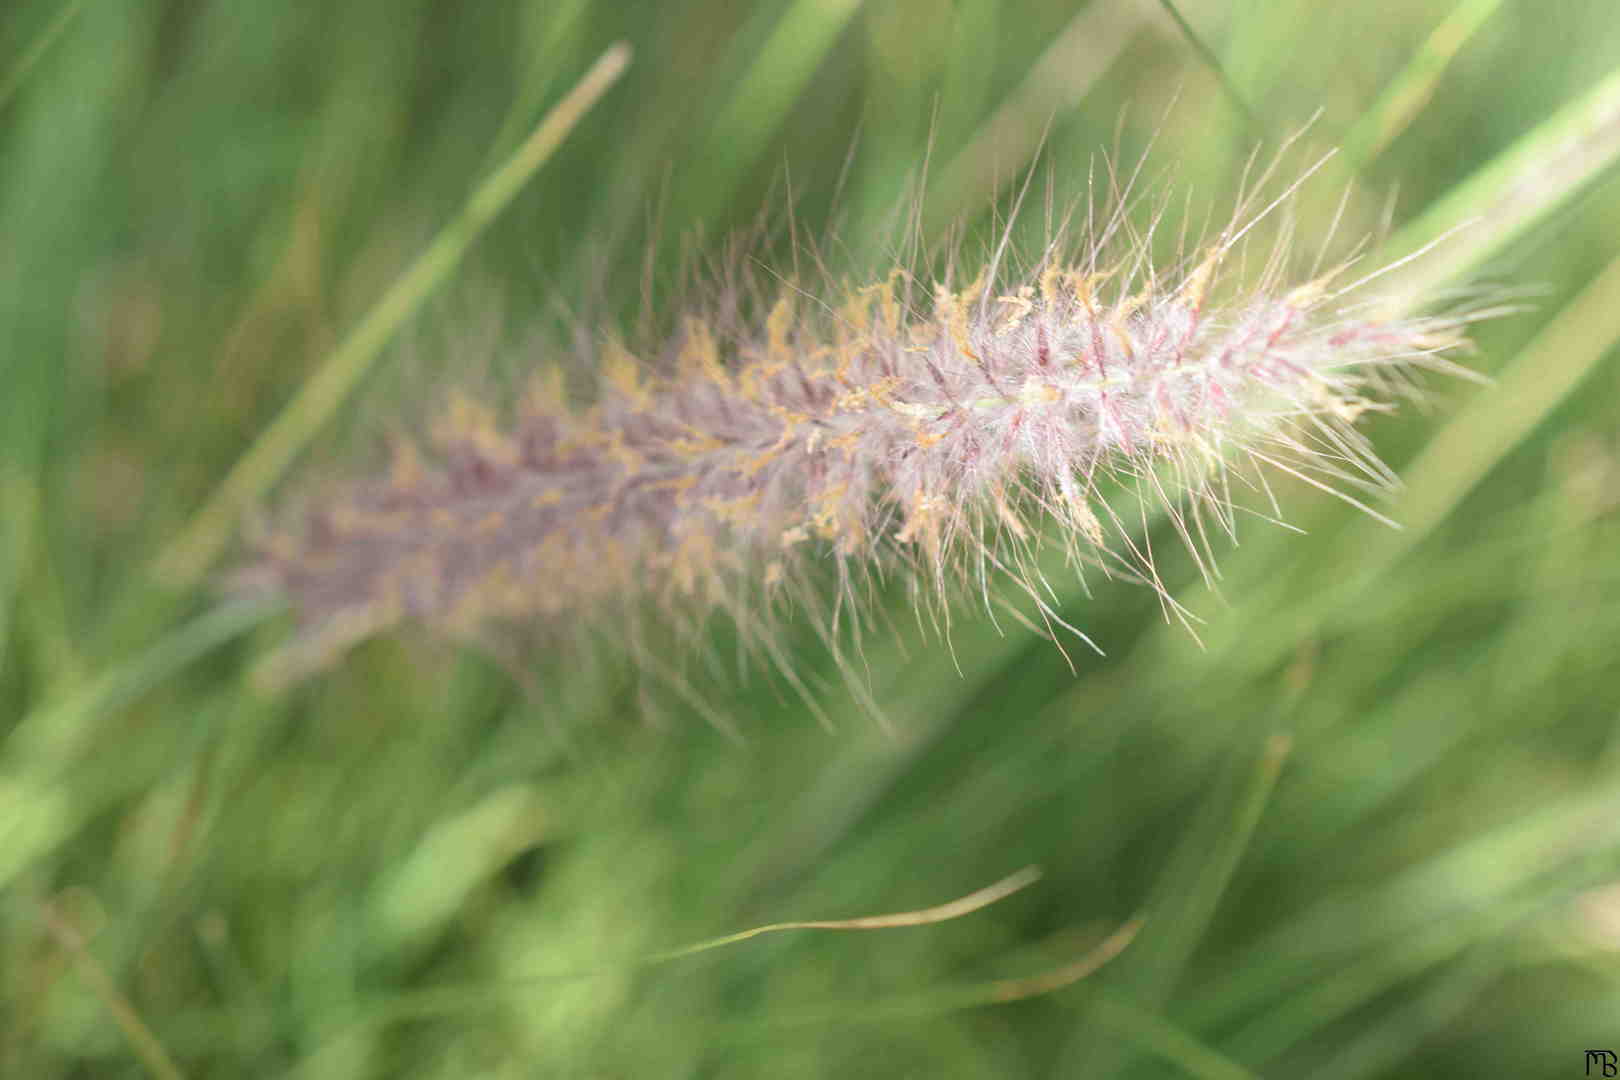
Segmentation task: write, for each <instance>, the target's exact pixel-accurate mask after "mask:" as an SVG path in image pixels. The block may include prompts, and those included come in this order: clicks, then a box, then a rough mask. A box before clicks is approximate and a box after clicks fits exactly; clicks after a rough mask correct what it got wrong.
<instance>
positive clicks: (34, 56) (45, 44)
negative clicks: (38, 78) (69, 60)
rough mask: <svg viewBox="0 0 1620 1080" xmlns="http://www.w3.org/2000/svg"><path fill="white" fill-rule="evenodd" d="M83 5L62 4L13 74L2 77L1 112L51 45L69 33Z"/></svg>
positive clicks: (73, 0)
mask: <svg viewBox="0 0 1620 1080" xmlns="http://www.w3.org/2000/svg"><path fill="white" fill-rule="evenodd" d="M83 6H84V0H68V3H66V4H64V5H62V10H61V11H58V12H57V13H56V18H54V19H52V20H51V21H50V23H49V24H47V25H46V27H45V29H43V30H41V31H40V32H39V37H37V38H35V39H34V43H33V44H32V45H30V46H29V47H28V51H27V52H25V53H23V55H22V58H21V59H19V60H18V61H17V64H16V66H15V67H13V68H12V69H11V74H9V75H7V76H6V77H5V78H4V79H0V112H3V111H4V110H5V107H6V106H7V105H8V104H10V103H11V99H12V98H13V97H15V96H16V95H17V91H19V90H21V89H22V85H23V83H25V82H27V81H28V76H29V75H30V74H32V73H33V70H34V68H35V67H37V66H38V65H39V62H40V60H41V59H43V58H44V56H45V54H46V53H48V52H50V51H51V46H52V45H55V44H56V42H57V40H58V39H60V38H61V36H62V35H63V34H65V33H67V29H68V27H70V26H72V25H73V20H74V19H75V18H77V17H78V14H79V9H80V8H82V7H83Z"/></svg>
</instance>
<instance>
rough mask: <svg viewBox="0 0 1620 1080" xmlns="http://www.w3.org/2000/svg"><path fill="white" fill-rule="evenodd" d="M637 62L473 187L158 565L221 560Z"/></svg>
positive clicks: (617, 49)
mask: <svg viewBox="0 0 1620 1080" xmlns="http://www.w3.org/2000/svg"><path fill="white" fill-rule="evenodd" d="M629 64H630V47H629V46H628V45H626V44H624V43H623V42H620V43H619V44H616V45H614V46H613V47H611V48H610V49H608V51H607V52H605V53H603V54H602V55H601V57H599V58H598V59H597V61H596V63H595V64H593V65H592V66H591V68H590V70H588V71H587V72H586V73H585V75H584V76H583V77H582V78H581V79H580V81H579V83H578V84H577V85H576V86H575V87H574V88H573V89H572V90H571V91H569V92H568V94H567V95H566V96H565V97H564V98H563V99H562V100H561V101H559V102H558V103H557V104H556V105H555V106H554V107H553V108H552V109H551V111H550V112H548V113H547V114H546V115H545V117H544V118H543V119H541V121H540V123H539V126H537V127H536V128H535V129H534V132H533V134H531V135H530V136H529V138H528V139H527V140H526V141H525V142H524V143H523V144H522V145H521V146H520V147H519V148H518V149H517V150H516V151H515V152H514V153H513V154H512V156H511V157H510V158H509V159H507V161H506V162H505V164H503V165H502V166H501V167H500V168H499V169H497V170H496V171H495V172H494V173H492V174H491V175H490V176H489V177H488V178H487V179H486V180H485V181H484V182H483V183H482V184H480V185H479V186H478V188H477V189H476V190H475V191H474V192H473V194H472V197H471V198H469V199H468V200H467V204H466V206H465V207H464V208H463V209H462V211H461V213H460V214H459V215H458V216H457V217H456V218H455V219H454V220H453V221H451V222H450V223H449V224H447V225H446V226H445V227H444V228H443V229H442V230H440V232H439V234H438V236H436V237H435V238H434V240H433V242H432V243H431V244H430V245H429V246H428V248H427V250H426V251H424V252H423V253H422V254H421V255H420V256H418V258H417V259H416V261H415V262H413V263H412V264H411V266H410V268H409V269H407V270H406V271H405V273H404V274H403V275H401V276H400V277H399V278H398V279H397V280H396V281H395V282H394V284H393V285H392V286H391V287H390V288H389V289H388V291H387V292H386V293H384V294H383V296H382V297H381V298H380V299H379V300H378V301H377V303H376V305H375V306H373V307H372V309H371V310H370V311H369V312H367V313H366V316H365V318H364V319H362V320H361V321H360V324H359V325H358V326H356V327H355V328H354V330H352V331H351V332H350V333H349V336H348V337H347V338H346V339H344V341H343V343H342V344H341V345H339V346H338V347H337V349H336V350H335V351H334V352H333V353H332V355H331V356H330V357H328V358H327V360H326V362H325V363H324V364H323V365H322V366H321V368H320V369H319V370H318V371H317V372H316V373H315V374H314V375H313V376H311V377H310V379H309V380H308V381H306V382H305V383H304V385H303V386H302V387H301V388H300V389H299V391H298V394H297V396H296V397H294V398H293V400H292V401H291V402H289V403H288V404H287V406H286V408H284V409H283V410H282V411H281V414H280V415H279V416H277V417H276V419H275V421H274V422H273V423H272V424H271V425H270V427H269V428H267V429H266V430H265V431H264V432H263V433H262V434H261V435H260V436H259V437H258V439H256V440H255V441H254V443H253V445H252V446H251V447H249V448H248V450H247V451H246V452H245V453H244V454H243V455H242V456H241V457H240V458H239V459H237V462H236V464H235V465H233V466H232V467H231V470H230V472H229V473H228V474H227V475H226V477H225V480H224V481H223V482H222V483H221V484H220V486H219V488H218V490H217V491H216V492H215V493H214V495H213V496H212V497H211V498H210V499H209V500H208V502H207V503H206V504H204V506H203V508H202V509H201V510H199V511H198V512H197V513H196V515H195V516H194V517H193V518H192V519H191V521H190V522H189V523H188V524H187V525H186V527H185V529H184V530H183V531H182V532H181V534H180V536H179V538H178V539H176V540H175V541H174V542H173V543H172V544H171V545H170V546H169V548H168V549H167V550H166V551H164V553H163V554H162V555H161V556H160V557H159V559H158V562H157V573H158V576H159V577H160V578H161V579H164V580H166V581H169V582H172V583H174V584H176V585H190V584H194V583H196V582H197V581H198V580H199V579H200V578H201V577H202V575H203V574H205V573H206V572H207V571H208V568H209V567H210V566H212V565H213V563H214V561H215V559H217V558H218V557H219V555H220V552H221V551H222V550H223V549H224V547H225V545H226V543H227V542H228V541H229V540H230V537H231V534H232V531H233V530H234V529H235V528H236V525H237V520H238V518H239V517H240V515H241V513H242V511H243V510H244V509H245V508H246V507H248V506H249V505H251V504H252V503H253V502H254V501H256V500H258V499H260V498H262V497H263V496H264V495H265V493H266V492H268V491H269V489H270V487H271V486H272V485H273V484H275V482H276V481H277V480H278V479H280V477H281V475H282V473H283V472H284V471H285V470H286V469H287V467H288V466H289V465H291V464H292V462H293V460H294V459H295V458H296V457H297V456H298V454H299V453H301V452H302V451H303V450H304V448H305V447H306V446H308V445H309V442H310V440H311V439H313V438H314V437H315V435H316V433H317V432H318V431H319V430H320V429H321V428H322V427H324V426H325V425H326V423H327V422H328V421H329V420H330V419H331V418H332V416H333V414H334V413H336V412H337V410H338V407H339V406H341V405H342V404H343V402H344V400H345V399H346V398H347V397H348V395H349V393H350V392H351V391H352V390H353V389H354V388H355V386H356V385H357V384H358V383H359V382H360V380H361V379H362V378H363V377H364V376H365V375H366V373H367V372H368V371H369V370H370V369H371V366H372V364H373V363H375V361H376V360H377V358H378V356H380V355H381V353H382V350H383V347H384V346H386V345H387V344H388V342H389V341H390V340H391V339H392V338H393V336H394V333H395V331H397V330H398V329H399V328H400V326H402V325H403V324H404V323H405V321H406V320H408V319H409V318H411V317H412V316H413V315H415V314H416V312H417V311H418V310H419V309H420V308H421V306H422V304H423V302H424V301H426V300H427V298H428V297H429V296H431V295H432V294H433V292H434V291H435V290H436V289H438V288H439V287H440V286H441V285H443V284H444V283H445V281H447V280H448V279H449V277H450V275H451V274H452V273H453V272H454V271H455V269H456V268H457V267H458V266H459V265H460V264H461V259H462V256H464V255H465V254H466V253H467V249H468V248H470V247H471V246H472V244H473V241H474V240H476V239H477V238H478V236H479V235H480V234H481V233H482V232H483V231H484V229H485V228H487V227H488V226H489V224H490V222H492V221H494V220H495V218H496V217H497V216H498V215H499V214H500V212H501V211H502V210H504V209H505V208H506V206H507V205H508V204H509V203H510V202H511V201H512V199H513V198H515V197H516V196H517V194H518V192H520V191H522V190H523V188H524V186H525V185H526V184H527V183H528V182H529V180H530V179H531V178H532V177H533V176H534V174H535V173H536V172H537V171H539V169H540V167H541V166H543V165H544V164H545V163H546V162H547V161H548V160H549V159H550V158H551V155H552V154H553V153H554V152H555V151H556V149H557V147H558V146H560V145H562V142H563V140H564V139H566V138H567V137H568V135H569V133H570V132H572V131H573V130H574V128H575V126H577V125H578V124H579V122H580V121H581V120H583V119H584V118H585V115H586V114H587V113H589V112H590V110H591V108H592V106H594V105H595V104H596V103H597V101H599V100H600V99H601V97H602V95H603V94H605V93H607V91H608V90H609V89H611V88H612V86H613V84H614V83H616V82H618V80H619V77H620V76H621V75H623V74H624V71H625V69H626V68H627V67H628V66H629Z"/></svg>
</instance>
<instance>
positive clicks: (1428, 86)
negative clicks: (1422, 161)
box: [1344, 0, 1502, 169]
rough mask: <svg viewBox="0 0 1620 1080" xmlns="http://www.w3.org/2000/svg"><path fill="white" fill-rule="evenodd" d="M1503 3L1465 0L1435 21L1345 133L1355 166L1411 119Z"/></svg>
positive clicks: (1369, 158) (1346, 148)
mask: <svg viewBox="0 0 1620 1080" xmlns="http://www.w3.org/2000/svg"><path fill="white" fill-rule="evenodd" d="M1501 6H1502V0H1462V2H1461V3H1459V4H1458V5H1457V6H1456V7H1455V8H1453V9H1452V11H1451V14H1450V15H1449V16H1447V17H1446V20H1445V21H1444V22H1442V23H1441V24H1440V25H1439V26H1437V27H1435V29H1434V32H1433V33H1432V34H1430V35H1429V37H1428V40H1426V41H1425V42H1424V43H1423V44H1422V46H1420V47H1419V48H1418V51H1417V52H1416V54H1414V55H1413V57H1412V59H1411V60H1409V61H1407V64H1406V67H1405V68H1403V69H1402V70H1401V73H1400V74H1399V75H1397V76H1395V78H1394V79H1393V80H1392V81H1391V82H1390V84H1389V86H1388V87H1386V88H1385V90H1384V92H1383V93H1382V94H1380V95H1379V96H1378V100H1377V101H1375V102H1373V104H1372V106H1371V107H1370V108H1368V109H1367V111H1366V112H1365V113H1363V114H1362V116H1361V119H1360V120H1358V121H1357V122H1356V126H1355V127H1353V128H1351V129H1350V133H1349V134H1348V135H1346V136H1345V138H1344V153H1345V156H1346V157H1347V158H1349V159H1350V164H1351V165H1352V166H1353V167H1354V168H1356V169H1363V168H1365V167H1366V166H1367V165H1368V164H1370V163H1371V162H1372V161H1373V160H1374V159H1376V158H1377V157H1378V155H1379V154H1382V153H1383V152H1384V149H1385V148H1386V147H1388V146H1389V144H1390V143H1392V142H1394V141H1395V139H1396V138H1397V137H1399V135H1400V134H1401V132H1403V131H1405V130H1406V129H1407V127H1409V126H1410V125H1411V123H1412V121H1413V120H1414V119H1416V118H1417V115H1418V113H1420V112H1422V111H1423V106H1424V105H1426V104H1428V102H1429V98H1430V97H1432V96H1433V94H1434V89H1435V87H1436V86H1437V85H1439V82H1440V79H1441V78H1442V77H1443V76H1444V75H1445V73H1446V68H1447V67H1448V66H1449V65H1450V64H1451V61H1452V59H1453V58H1454V57H1455V56H1456V55H1457V53H1458V51H1459V50H1461V49H1462V47H1463V46H1464V45H1466V44H1467V43H1468V40H1469V38H1471V37H1473V36H1474V34H1475V32H1476V31H1478V30H1479V28H1480V27H1481V26H1484V25H1485V21H1486V20H1487V19H1489V18H1490V17H1491V15H1492V14H1494V13H1495V11H1496V9H1497V8H1499V7H1501Z"/></svg>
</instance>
